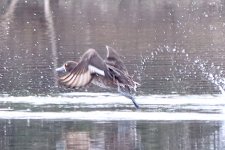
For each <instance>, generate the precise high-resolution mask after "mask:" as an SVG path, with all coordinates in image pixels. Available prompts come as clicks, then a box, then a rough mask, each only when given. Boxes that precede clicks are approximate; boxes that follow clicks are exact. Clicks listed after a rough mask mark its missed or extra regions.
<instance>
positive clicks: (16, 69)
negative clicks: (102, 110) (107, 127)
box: [0, 0, 225, 95]
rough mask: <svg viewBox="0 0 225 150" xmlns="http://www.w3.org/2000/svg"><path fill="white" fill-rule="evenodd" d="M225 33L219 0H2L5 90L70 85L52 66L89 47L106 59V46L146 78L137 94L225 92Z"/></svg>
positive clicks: (45, 90)
mask: <svg viewBox="0 0 225 150" xmlns="http://www.w3.org/2000/svg"><path fill="white" fill-rule="evenodd" d="M224 33H225V2H224V1H220V0H198V1H190V0H185V1H179V0H169V1H168V0H166V1H165V0H160V1H158V0H151V1H150V0H132V1H129V0H114V1H106V0H96V1H92V0H85V1H81V0H78V1H77V0H76V1H72V0H65V1H64V0H32V1H26V0H1V1H0V57H1V59H0V65H1V67H0V91H1V93H4V94H10V95H32V94H33V95H34V94H35V95H42V94H44V95H46V94H52V93H58V92H59V91H60V92H64V91H65V90H66V91H68V89H64V88H62V87H59V88H58V87H57V86H58V85H57V82H56V77H57V74H56V73H55V71H54V69H55V67H58V66H61V65H62V64H63V63H64V62H65V61H67V60H78V59H79V58H80V56H81V55H82V54H83V53H84V52H85V51H86V50H87V49H88V48H94V49H96V50H97V51H98V52H99V53H100V54H101V56H102V57H103V58H104V57H105V55H106V49H105V45H109V46H111V47H113V48H114V49H116V50H117V51H118V52H119V53H120V54H121V57H122V59H123V61H124V62H125V65H126V66H127V68H128V70H129V72H130V74H132V75H133V76H134V78H135V79H136V80H137V81H138V82H140V83H141V87H140V88H139V90H138V94H139V95H148V94H171V93H177V94H206V93H208V94H213V93H221V91H222V89H223V88H224V84H225V82H224V56H225V50H224V47H225V42H224V41H225V35H224ZM88 90H89V91H95V92H99V91H101V90H102V89H99V88H89V89H88Z"/></svg>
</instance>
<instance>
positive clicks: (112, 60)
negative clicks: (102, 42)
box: [105, 46, 128, 74]
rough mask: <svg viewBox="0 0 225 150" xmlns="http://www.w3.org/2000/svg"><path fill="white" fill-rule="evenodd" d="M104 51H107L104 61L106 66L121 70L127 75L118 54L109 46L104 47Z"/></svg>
mask: <svg viewBox="0 0 225 150" xmlns="http://www.w3.org/2000/svg"><path fill="white" fill-rule="evenodd" d="M106 50H107V55H106V60H105V62H106V64H108V65H110V66H113V67H115V68H117V69H119V70H121V71H122V72H124V73H125V74H128V71H127V68H126V66H125V65H124V63H123V61H122V60H121V59H120V56H119V54H118V53H117V52H116V51H115V50H114V49H113V48H112V47H109V46H106Z"/></svg>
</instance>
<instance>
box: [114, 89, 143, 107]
mask: <svg viewBox="0 0 225 150" xmlns="http://www.w3.org/2000/svg"><path fill="white" fill-rule="evenodd" d="M118 92H119V93H120V94H121V95H123V96H125V97H127V98H129V99H131V100H132V102H133V104H134V106H135V107H136V108H137V109H138V108H139V105H138V104H137V103H136V101H135V99H134V96H133V95H131V94H130V93H129V92H126V91H125V92H124V91H122V90H121V88H120V85H118Z"/></svg>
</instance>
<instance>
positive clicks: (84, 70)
mask: <svg viewBox="0 0 225 150" xmlns="http://www.w3.org/2000/svg"><path fill="white" fill-rule="evenodd" d="M106 50H107V55H106V58H105V59H103V58H102V57H101V56H100V55H99V53H98V52H97V51H96V50H95V49H92V48H90V49H88V50H87V51H86V52H85V53H84V54H83V55H82V56H81V58H80V60H79V61H78V62H76V61H66V62H65V63H64V64H63V65H62V66H61V67H59V68H56V71H57V72H64V73H65V74H64V75H63V76H61V77H59V78H58V82H59V83H60V84H61V85H64V86H66V87H68V88H76V89H77V88H81V87H86V86H87V85H89V84H94V85H97V86H99V87H101V88H105V89H117V91H118V92H119V93H120V94H121V95H123V96H125V97H127V98H129V99H130V100H132V102H133V104H134V106H135V107H136V108H137V109H138V108H139V105H138V104H137V102H136V101H135V98H134V93H135V92H136V89H137V87H138V86H140V84H139V83H138V82H136V81H134V80H133V77H132V76H131V75H130V74H129V73H128V70H127V68H126V66H125V65H124V63H123V61H122V60H121V58H120V55H119V54H118V53H117V51H116V50H114V49H113V48H112V47H110V46H106Z"/></svg>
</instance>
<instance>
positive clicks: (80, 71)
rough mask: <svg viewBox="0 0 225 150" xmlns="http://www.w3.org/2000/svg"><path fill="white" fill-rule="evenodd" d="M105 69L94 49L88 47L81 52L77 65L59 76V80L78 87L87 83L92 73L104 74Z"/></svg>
mask: <svg viewBox="0 0 225 150" xmlns="http://www.w3.org/2000/svg"><path fill="white" fill-rule="evenodd" d="M106 69H107V67H106V64H105V62H104V61H103V60H102V58H101V57H100V56H99V55H98V53H97V52H96V51H95V50H94V49H89V50H88V51H86V52H85V53H84V54H83V56H82V57H81V59H80V61H79V63H78V64H77V66H76V67H75V68H74V69H73V70H72V71H71V72H69V73H68V74H66V75H65V76H63V77H61V78H60V79H59V82H60V83H62V84H64V85H66V86H68V87H71V88H79V87H82V86H86V85H87V84H89V83H90V82H91V80H92V79H93V77H94V76H93V75H96V74H98V75H101V76H105V70H106Z"/></svg>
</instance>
